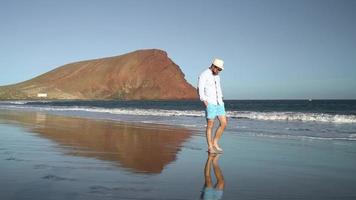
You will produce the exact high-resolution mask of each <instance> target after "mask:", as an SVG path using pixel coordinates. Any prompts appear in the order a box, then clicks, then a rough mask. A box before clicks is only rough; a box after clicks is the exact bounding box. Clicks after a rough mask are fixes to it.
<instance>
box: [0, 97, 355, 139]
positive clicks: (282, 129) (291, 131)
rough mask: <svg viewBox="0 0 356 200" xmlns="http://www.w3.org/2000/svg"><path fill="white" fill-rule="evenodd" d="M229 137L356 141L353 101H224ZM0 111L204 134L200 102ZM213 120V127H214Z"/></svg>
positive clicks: (33, 105) (53, 104)
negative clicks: (64, 116) (87, 119)
mask: <svg viewBox="0 0 356 200" xmlns="http://www.w3.org/2000/svg"><path fill="white" fill-rule="evenodd" d="M224 102H225V107H226V112H227V117H228V127H227V130H228V132H229V134H238V135H242V136H244V135H246V136H256V137H273V138H290V139H300V140H345V141H351V142H352V141H356V100H225V101H224ZM0 109H2V110H21V111H35V112H38V113H43V112H44V113H49V114H55V115H66V116H74V117H85V118H91V119H97V120H113V121H119V122H130V123H149V124H164V125H172V126H180V127H186V128H188V129H193V130H195V131H197V132H198V133H202V134H203V133H204V131H205V127H206V121H205V118H204V116H205V112H204V106H203V104H202V102H200V101H112V100H110V101H79V100H75V101H57V100H56V101H1V102H0ZM218 123H219V122H218V120H216V123H215V126H217V124H218Z"/></svg>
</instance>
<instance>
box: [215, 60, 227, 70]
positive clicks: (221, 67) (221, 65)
mask: <svg viewBox="0 0 356 200" xmlns="http://www.w3.org/2000/svg"><path fill="white" fill-rule="evenodd" d="M213 65H214V66H216V67H218V68H220V69H224V61H223V60H220V59H219V58H215V59H214V61H213Z"/></svg>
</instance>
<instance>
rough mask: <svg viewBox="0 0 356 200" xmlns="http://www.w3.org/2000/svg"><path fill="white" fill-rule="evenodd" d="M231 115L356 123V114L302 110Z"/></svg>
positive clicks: (279, 119) (273, 119)
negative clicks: (334, 113) (302, 111)
mask: <svg viewBox="0 0 356 200" xmlns="http://www.w3.org/2000/svg"><path fill="white" fill-rule="evenodd" d="M230 116H231V117H237V118H247V119H256V120H271V121H305V122H328V123H356V116H355V115H331V114H324V113H301V112H250V111H244V112H236V111H233V112H231V113H230Z"/></svg>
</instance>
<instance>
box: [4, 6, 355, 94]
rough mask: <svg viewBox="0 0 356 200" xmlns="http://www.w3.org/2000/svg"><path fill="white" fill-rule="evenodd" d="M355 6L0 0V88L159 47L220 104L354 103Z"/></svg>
mask: <svg viewBox="0 0 356 200" xmlns="http://www.w3.org/2000/svg"><path fill="white" fill-rule="evenodd" d="M355 22H356V1H354V0H219V1H210V0H125V1H124V0H104V1H102V0H76V1H73V0H60V1H55V0H31V1H26V0H23V1H19V0H0V36H1V37H0V85H8V84H14V83H18V82H21V81H25V80H28V79H31V78H34V77H36V76H38V75H40V74H43V73H45V72H47V71H50V70H52V69H55V68H57V67H59V66H62V65H64V64H68V63H71V62H76V61H81V60H88V59H95V58H103V57H110V56H116V55H122V54H125V53H129V52H132V51H135V50H138V49H162V50H164V51H166V52H167V53H168V56H169V57H170V58H171V59H172V60H173V61H174V62H175V63H176V64H177V65H179V66H180V68H181V69H182V71H183V73H184V74H185V78H186V80H187V81H188V82H189V83H190V84H192V85H193V86H196V85H197V80H198V79H197V78H198V76H199V74H200V73H201V72H202V71H203V70H205V69H206V68H208V67H209V66H210V64H211V62H212V60H213V59H214V58H220V59H223V60H224V62H225V65H224V68H225V69H224V71H222V73H221V74H220V78H221V85H222V89H223V94H224V98H225V99H356V23H355Z"/></svg>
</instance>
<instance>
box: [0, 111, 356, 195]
mask: <svg viewBox="0 0 356 200" xmlns="http://www.w3.org/2000/svg"><path fill="white" fill-rule="evenodd" d="M221 146H222V147H224V154H223V155H220V156H210V157H209V156H208V154H207V153H206V151H205V150H206V144H205V138H204V134H203V132H202V131H201V132H197V131H192V130H189V129H185V128H180V127H172V126H164V125H153V124H151V125H149V124H138V123H136V124H133V123H121V122H120V123H119V122H113V121H96V120H92V119H84V118H74V117H65V116H54V115H49V114H45V113H36V112H18V111H16V112H15V111H8V110H0V173H1V174H0V176H1V178H0V199H1V200H7V199H200V198H202V199H203V198H206V199H207V198H213V197H214V198H216V199H217V198H219V197H222V199H355V198H356V176H354V174H356V144H355V143H354V142H345V141H327V140H325V141H323V140H292V139H275V138H266V137H252V136H251V137H248V136H241V135H239V134H236V133H233V132H229V130H227V131H226V132H225V134H224V135H223V138H222V141H221Z"/></svg>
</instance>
